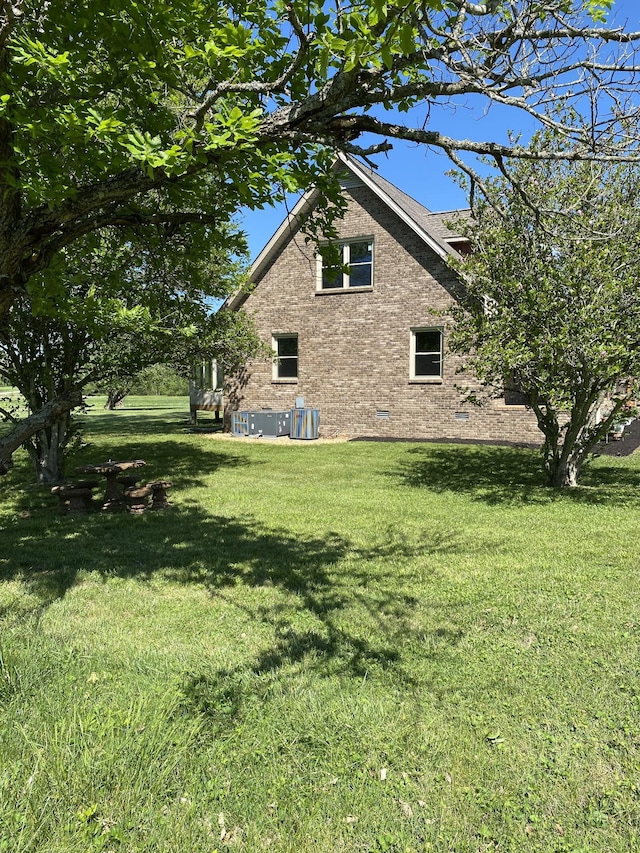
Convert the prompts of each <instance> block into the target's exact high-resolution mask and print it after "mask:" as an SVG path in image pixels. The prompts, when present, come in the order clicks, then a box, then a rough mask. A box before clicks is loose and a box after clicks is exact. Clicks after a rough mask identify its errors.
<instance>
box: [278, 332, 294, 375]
mask: <svg viewBox="0 0 640 853" xmlns="http://www.w3.org/2000/svg"><path fill="white" fill-rule="evenodd" d="M297 375H298V339H297V338H293V337H287V338H278V378H279V379H295V377H296V376H297Z"/></svg>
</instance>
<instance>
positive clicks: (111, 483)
mask: <svg viewBox="0 0 640 853" xmlns="http://www.w3.org/2000/svg"><path fill="white" fill-rule="evenodd" d="M145 465H146V462H144V460H142V459H132V460H130V461H127V462H113V461H112V460H111V459H110V460H109V461H108V462H99V463H98V464H97V465H82V466H80V467H79V468H76V473H77V474H88V475H89V476H94V477H95V476H99V477H104V478H105V480H106V486H105V492H104V503H103V506H102V508H103V509H111V508H113V509H115V508H116V507H119V506H122V504H123V503H124V502H125V489H124V487H123V485H122V484H120V483H119V482H118V477H120V476H121V475H122V474H124V473H125V472H127V471H134V470H135V469H136V468H143V467H144V466H145Z"/></svg>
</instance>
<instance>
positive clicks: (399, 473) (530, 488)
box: [391, 444, 640, 505]
mask: <svg viewBox="0 0 640 853" xmlns="http://www.w3.org/2000/svg"><path fill="white" fill-rule="evenodd" d="M391 474H392V476H394V477H396V478H397V479H398V480H399V481H400V482H401V483H403V484H404V485H407V486H411V487H414V488H425V489H429V490H430V491H434V492H454V493H460V494H464V495H466V496H468V497H470V498H471V499H472V500H474V501H480V502H482V503H486V504H489V505H496V504H517V503H520V504H547V503H549V501H552V500H571V501H574V502H576V503H585V504H615V503H618V502H620V503H625V504H628V503H629V501H630V500H631V501H639V502H640V493H639V492H638V486H640V472H638V471H635V470H632V469H630V468H627V467H624V466H623V465H618V466H611V465H610V466H607V465H606V464H604V463H603V462H602V461H600V460H599V461H597V462H596V463H594V464H589V465H587V466H585V468H584V471H583V476H582V479H581V485H580V486H578V487H577V488H574V489H564V490H562V491H560V490H556V489H551V488H549V487H548V486H547V485H546V483H545V476H544V472H543V469H542V460H541V457H540V454H539V452H538V451H535V450H530V449H525V448H516V447H504V446H497V445H472V446H470V445H448V446H443V445H440V444H421V445H420V446H417V447H411V448H410V449H409V450H408V451H407V453H406V455H405V456H404V458H403V459H402V461H401V463H400V465H399V466H398V467H397V468H396V469H395V470H394V471H392V472H391Z"/></svg>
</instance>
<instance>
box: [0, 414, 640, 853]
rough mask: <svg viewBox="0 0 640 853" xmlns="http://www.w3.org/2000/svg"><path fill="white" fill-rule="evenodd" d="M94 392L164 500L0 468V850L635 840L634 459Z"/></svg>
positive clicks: (479, 846) (95, 425)
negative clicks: (116, 501)
mask: <svg viewBox="0 0 640 853" xmlns="http://www.w3.org/2000/svg"><path fill="white" fill-rule="evenodd" d="M90 402H92V403H93V404H94V406H93V407H92V408H91V409H90V410H89V412H88V413H87V415H85V416H84V422H85V427H84V442H85V443H84V445H83V446H82V447H81V448H79V449H78V450H76V451H74V452H73V454H72V457H71V459H70V464H69V470H70V471H73V469H74V468H75V467H76V466H78V465H81V464H86V463H89V462H97V461H101V460H104V459H109V458H112V459H121V458H143V459H145V460H146V462H147V465H146V468H145V469H143V470H144V476H145V479H153V478H159V477H167V478H169V479H170V480H171V481H172V482H173V484H174V485H173V489H172V491H171V492H170V497H171V500H172V508H171V509H170V510H168V511H166V512H164V513H156V514H151V513H146V514H144V515H142V516H130V515H126V514H125V515H102V514H95V515H91V516H84V517H83V516H75V517H62V516H60V515H58V514H57V511H56V501H55V500H53V499H52V496H51V495H50V494H49V492H48V490H41V489H38V488H36V487H34V486H33V485H32V483H31V477H30V471H29V469H28V466H27V460H26V457H25V456H23V455H19V456H18V457H17V459H16V468H15V470H14V471H13V472H12V473H11V475H10V476H9V477H7V478H4V480H3V481H2V482H1V485H2V488H3V500H2V502H1V503H0V541H1V542H2V548H1V550H0V714H1V716H2V725H1V726H0V851H1V853H5V851H6V853H26V851H30V853H31V851H34V853H35V851H38V853H86V851H109V853H115V851H126V853H133V851H136V853H138V851H140V853H142V851H144V853H168V851H170V853H214V851H219V853H222V851H242V853H256V851H263V850H264V851H267V850H268V851H279V853H285V851H286V853H325V851H326V853H342V852H343V851H346V853H362V851H382V852H383V853H384V851H386V852H387V853H389V851H392V853H424V851H436V852H437V853H489V851H491V853H506V851H508V853H522V851H527V853H529V851H534V853H631V851H636V850H638V849H640V846H639V842H640V604H639V599H638V592H637V591H638V586H639V582H640V565H639V562H638V558H637V528H638V513H639V510H640V491H639V489H638V487H639V485H640V457H639V456H638V455H637V454H634V455H631V456H628V457H615V456H607V457H601V458H600V459H598V460H596V461H595V462H594V463H593V465H592V466H591V467H590V469H589V470H588V472H587V474H586V476H585V481H584V485H583V486H582V487H581V488H579V489H577V490H575V491H573V492H570V493H567V494H557V493H554V492H551V491H549V490H548V489H547V488H545V487H544V486H543V485H542V482H541V481H542V478H541V475H540V473H539V459H538V457H537V455H536V454H535V453H534V452H532V451H527V450H517V449H513V448H497V447H487V446H482V447H470V446H454V445H443V444H427V443H403V442H398V443H391V442H385V443H376V442H344V443H336V444H329V443H327V444H316V443H314V442H305V441H301V442H292V441H289V440H288V439H277V440H266V439H256V440H255V441H252V442H249V441H235V440H233V439H228V438H225V439H221V438H219V437H217V435H216V433H215V425H214V424H213V418H211V419H207V418H206V417H205V418H204V419H203V421H202V422H201V425H200V427H199V428H198V430H197V431H195V432H194V431H193V430H192V429H191V428H190V426H189V424H188V405H187V401H186V398H181V399H170V398H149V397H145V398H129V399H128V400H127V401H126V404H125V408H124V409H122V410H118V411H116V412H105V411H104V410H103V409H102V404H103V401H102V400H101V399H97V398H96V399H94V400H91V401H90Z"/></svg>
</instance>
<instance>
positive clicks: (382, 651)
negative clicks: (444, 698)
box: [0, 507, 459, 684]
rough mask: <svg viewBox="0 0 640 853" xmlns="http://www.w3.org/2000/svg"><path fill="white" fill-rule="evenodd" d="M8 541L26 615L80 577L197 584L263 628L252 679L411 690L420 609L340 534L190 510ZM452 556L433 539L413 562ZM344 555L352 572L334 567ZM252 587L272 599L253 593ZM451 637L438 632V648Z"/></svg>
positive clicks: (388, 571) (51, 528)
mask: <svg viewBox="0 0 640 853" xmlns="http://www.w3.org/2000/svg"><path fill="white" fill-rule="evenodd" d="M3 537H4V540H5V542H6V546H7V551H6V553H7V554H10V555H11V556H10V557H8V558H0V580H4V581H11V580H18V581H20V582H21V583H22V584H24V585H25V586H26V588H27V590H28V592H29V593H30V594H31V597H33V598H34V599H35V600H36V601H37V602H38V603H37V604H36V605H34V606H33V608H32V610H31V614H30V615H31V617H33V616H37V617H39V616H41V615H42V614H43V613H44V612H45V611H46V609H47V608H48V607H49V606H50V605H51V604H53V603H54V602H55V601H57V600H59V599H61V598H62V597H64V596H65V594H66V593H67V592H68V591H69V590H70V589H71V588H72V587H73V586H74V585H76V584H77V583H78V582H79V581H80V580H86V578H87V573H93V574H94V576H95V574H99V575H102V576H103V577H104V578H105V581H106V580H108V579H109V578H112V577H120V578H124V579H136V580H139V581H141V582H145V581H150V580H152V579H154V578H158V579H166V580H167V581H170V582H172V583H175V584H181V585H196V586H199V587H203V588H205V589H207V590H208V591H209V593H210V594H211V596H212V598H213V599H216V600H219V601H221V602H225V603H226V604H228V605H229V606H230V607H232V608H234V609H240V610H242V611H244V612H245V615H246V618H247V621H248V623H252V622H253V623H255V624H260V625H262V626H267V627H268V630H269V633H270V635H271V637H272V641H271V644H270V646H269V647H267V648H266V649H262V650H261V651H260V652H258V653H257V654H256V655H255V657H254V659H253V660H251V661H250V662H248V663H247V664H245V665H244V666H243V667H242V668H243V669H244V670H247V669H249V670H251V671H252V672H254V673H255V674H260V673H265V672H276V671H280V670H283V669H287V668H290V667H296V666H300V667H303V668H304V669H305V671H307V670H308V671H315V672H317V673H319V674H320V675H330V674H335V673H342V674H347V675H348V676H351V677H357V678H363V677H365V676H372V675H375V674H376V673H377V674H378V675H379V676H380V677H390V678H392V679H393V680H394V682H402V683H405V684H408V683H411V675H410V671H409V668H408V667H407V666H406V660H405V657H406V655H405V653H403V648H405V649H406V647H407V644H408V643H409V644H411V643H412V642H414V641H415V642H423V641H424V628H421V629H420V633H419V635H418V628H417V627H415V626H414V614H415V611H416V608H417V607H418V605H419V601H418V599H417V598H416V597H415V595H414V594H413V593H412V591H411V589H410V588H408V586H407V584H406V582H405V581H403V580H399V579H398V577H397V573H396V571H395V569H394V567H393V565H392V564H391V563H390V564H389V566H387V565H386V564H385V559H386V558H387V557H388V556H389V554H388V552H387V550H386V546H385V545H381V546H380V547H379V548H378V547H376V546H372V547H370V548H367V549H363V550H361V551H358V549H357V548H355V547H354V546H353V544H352V543H350V542H349V541H348V540H347V539H345V538H344V537H342V536H340V535H338V534H337V533H328V534H326V535H325V536H323V537H307V538H301V537H300V536H297V535H294V534H292V533H290V532H289V531H287V530H285V529H272V528H267V527H265V526H263V525H262V524H261V523H259V522H258V521H257V520H256V519H254V518H252V517H249V516H248V517H243V518H227V517H223V516H212V515H208V514H206V513H205V512H203V511H202V510H201V509H199V508H194V507H186V508H173V509H170V510H167V511H165V512H158V513H147V514H145V515H142V516H130V515H126V514H125V515H108V514H107V515H90V516H75V517H72V516H63V517H57V516H50V517H49V519H48V520H47V521H46V523H45V524H43V521H42V519H41V518H40V519H38V524H37V529H36V525H35V519H29V518H26V519H21V520H19V521H18V522H17V523H16V524H14V525H12V526H11V527H10V528H7V529H5V530H4V531H3ZM452 547H454V543H452V542H451V541H450V540H446V541H435V540H434V541H433V542H424V543H421V544H419V545H416V546H415V548H414V549H413V552H412V553H413V554H414V555H416V556H418V554H420V555H422V556H427V557H428V556H429V555H430V554H437V553H438V552H439V551H440V550H441V549H442V548H445V549H447V550H449V549H451V548H452ZM409 553H410V549H409V546H408V545H407V546H406V547H405V556H406V555H409ZM347 557H348V558H349V560H350V563H351V562H353V563H354V565H355V568H354V570H353V571H349V570H346V569H345V567H344V566H340V565H339V563H340V561H342V560H344V559H345V558H347ZM353 557H355V560H353V559H352V558H353ZM374 563H375V566H374V565H373V564H374ZM425 572H426V574H427V579H428V568H426V569H425ZM259 587H262V588H265V589H273V590H275V591H276V592H277V593H278V594H276V595H271V594H268V593H267V594H266V595H265V596H256V595H255V594H253V593H251V592H249V591H250V590H255V589H256V588H259ZM9 610H10V608H7V612H6V613H5V614H4V615H5V616H6V615H8V611H9ZM0 615H2V614H0ZM25 615H29V614H25ZM436 630H437V629H436ZM418 637H420V639H419V638H418ZM458 639H459V638H458V637H454V636H453V635H451V636H450V637H449V636H446V637H445V636H444V635H443V636H442V637H440V638H439V642H440V643H441V644H448V643H449V642H451V643H454V642H457V641H458Z"/></svg>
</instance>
